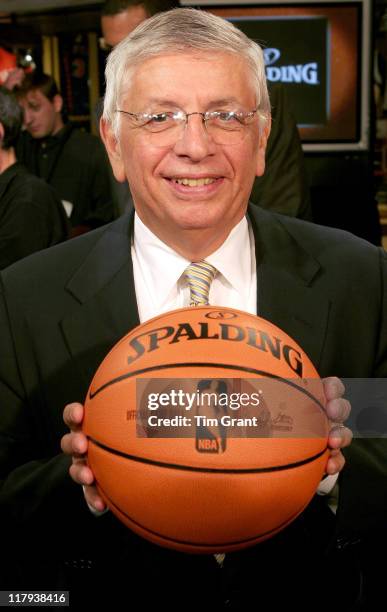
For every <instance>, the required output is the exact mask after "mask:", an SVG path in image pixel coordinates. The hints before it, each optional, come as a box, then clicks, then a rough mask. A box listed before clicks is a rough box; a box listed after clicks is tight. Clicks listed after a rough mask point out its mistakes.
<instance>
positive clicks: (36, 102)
mask: <svg viewBox="0 0 387 612" xmlns="http://www.w3.org/2000/svg"><path fill="white" fill-rule="evenodd" d="M20 104H21V106H22V107H23V109H24V125H25V127H26V129H27V131H28V132H29V133H30V134H31V136H32V137H33V138H45V137H46V136H52V135H54V134H56V132H58V131H59V130H60V129H61V127H62V125H63V123H62V118H61V114H60V111H61V109H62V104H63V100H62V98H61V96H59V95H57V96H54V98H53V100H49V99H48V98H46V96H45V95H44V94H43V93H42V92H41V91H40V90H39V89H35V90H32V91H29V92H28V93H27V95H26V96H25V97H24V98H21V99H20Z"/></svg>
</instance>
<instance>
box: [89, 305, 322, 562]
mask: <svg viewBox="0 0 387 612" xmlns="http://www.w3.org/2000/svg"><path fill="white" fill-rule="evenodd" d="M152 379H155V380H156V379H157V380H158V381H159V380H160V379H165V383H166V385H168V384H170V383H169V381H171V380H173V381H174V382H175V381H177V380H179V381H181V383H182V385H183V387H184V384H186V385H187V384H188V386H189V385H192V384H195V385H196V388H194V390H193V391H190V392H189V393H191V395H189V393H188V392H186V391H182V393H181V394H177V392H176V391H175V394H171V395H170V396H169V398H170V401H169V404H168V398H165V397H163V398H162V400H163V402H164V403H165V404H166V405H167V409H168V410H171V408H174V409H176V410H177V412H176V413H175V414H174V415H172V416H171V417H168V418H170V419H172V418H174V417H180V420H179V421H173V422H176V423H178V424H179V429H178V431H179V436H177V435H176V430H174V428H173V427H170V425H168V424H167V425H165V422H164V423H163V421H161V424H162V425H163V424H164V425H165V427H164V429H163V430H162V431H163V435H160V436H155V435H152V436H149V435H139V434H138V430H137V425H138V419H134V418H130V419H128V418H127V414H130V413H133V411H134V410H137V402H138V398H137V393H136V390H137V388H138V386H139V385H140V386H141V384H143V385H145V386H146V385H148V384H149V381H150V380H152ZM229 380H232V381H238V380H239V382H240V387H239V391H238V392H236V391H235V390H234V389H235V387H234V386H233V387H232V389H233V393H234V395H233V396H232V398H231V395H230V394H229V393H228V395H227V393H226V395H227V400H225V401H224V404H223V405H222V404H221V403H220V401H219V405H218V406H215V407H214V405H213V404H211V421H210V423H209V427H207V429H209V431H208V432H205V428H206V425H207V424H208V423H207V421H205V420H200V419H199V420H198V419H197V418H195V417H200V416H201V417H203V418H209V417H208V413H206V414H204V415H203V414H198V413H197V412H196V406H195V401H198V398H201V397H202V395H201V394H202V393H205V392H207V391H208V389H204V388H203V389H201V390H200V392H198V389H197V385H198V381H205V384H206V385H208V386H209V388H210V390H212V387H211V385H213V386H216V385H218V386H217V387H216V389H215V392H214V393H215V395H211V397H212V398H214V397H221V396H222V393H223V391H222V388H221V383H222V381H223V382H224V381H229ZM192 381H193V382H192ZM211 381H212V382H211ZM232 384H233V385H235V383H232ZM219 385H220V386H219ZM259 391H261V392H262V396H263V397H264V404H263V403H262V401H259V396H258V393H259ZM184 393H187V395H184ZM255 393H256V394H257V397H254V394H255ZM194 394H196V395H194ZM238 394H239V395H238ZM156 395H157V392H154V395H153V396H152V398H155V396H156ZM246 396H249V402H250V403H249V408H248V411H249V414H248V417H246V412H243V410H245V411H246V409H247V408H246V407H245V406H243V402H246V401H247V400H246ZM262 396H261V397H262ZM195 398H196V399H195ZM230 398H231V399H232V401H233V402H234V405H233V407H232V408H231V401H230ZM158 399H160V395H159V396H158V398H156V399H155V401H154V403H153V404H152V408H149V415H148V417H147V418H152V419H153V420H152V421H151V423H153V422H156V423H159V421H157V420H156V421H155V420H154V419H157V418H161V417H160V416H157V415H160V414H162V413H161V412H160V406H159V404H158V403H157V401H158ZM177 399H179V400H182V402H183V403H182V405H179V406H175V407H174V406H173V403H174V402H175V400H177ZM156 400H157V401H156ZM164 400H165V401H164ZM324 402H325V399H324V393H323V387H322V383H321V380H320V378H319V376H318V373H317V372H316V370H315V368H314V366H313V364H312V363H311V361H310V359H309V358H308V357H307V355H306V354H305V353H304V351H303V350H302V348H301V347H300V346H298V345H297V343H296V342H295V341H294V340H292V338H290V337H289V336H288V335H287V334H286V333H284V332H283V331H282V330H280V329H279V328H278V327H276V326H275V325H273V324H272V323H270V322H268V321H266V320H264V319H261V318H259V317H256V316H254V315H251V314H247V313H244V312H241V311H236V310H230V309H227V308H217V309H216V310H215V309H211V308H209V307H206V306H203V307H198V308H186V309H180V310H175V311H173V312H169V313H166V314H163V315H160V316H158V317H156V318H154V319H151V320H150V321H147V322H146V323H144V324H142V325H140V326H138V327H137V328H135V329H133V330H132V331H131V332H130V333H129V334H128V335H127V336H125V337H124V338H122V339H121V340H120V341H119V342H118V343H117V344H116V345H115V346H114V347H113V349H112V350H111V351H110V352H109V354H108V355H107V356H106V358H105V359H104V360H103V362H102V363H101V365H100V367H99V368H98V370H97V372H96V374H95V376H94V378H93V381H92V382H91V385H90V388H89V391H88V394H87V398H86V402H85V419H84V431H85V433H86V435H87V436H88V438H89V451H88V462H89V464H90V467H91V468H92V470H93V472H94V474H95V478H96V481H97V486H98V489H99V491H100V494H101V496H102V497H103V498H104V500H105V501H106V504H107V505H108V507H109V508H110V510H111V511H112V512H113V513H114V514H115V516H116V517H117V518H118V519H119V520H120V521H122V522H123V523H124V524H125V525H126V526H127V527H128V528H130V529H132V530H133V531H134V532H136V533H137V534H139V535H140V536H142V537H144V538H147V539H148V540H150V541H152V542H154V543H156V544H159V545H161V546H166V547H170V548H174V549H177V550H180V551H185V552H197V553H215V552H228V551H233V550H238V549H241V548H245V547H248V546H251V545H253V544H257V543H259V542H262V541H264V540H266V539H268V538H270V537H271V536H273V535H275V534H276V533H278V532H279V531H281V530H282V529H284V528H285V527H286V526H287V525H288V524H290V523H291V522H292V521H293V520H294V519H295V518H296V517H297V516H298V515H299V514H300V513H301V512H302V511H303V509H304V508H305V507H306V506H307V505H308V503H309V502H310V500H311V498H312V497H313V495H314V493H315V492H316V489H317V486H318V484H319V482H320V480H321V478H322V476H323V474H324V470H325V466H326V462H327V459H328V448H327V438H328V431H329V423H328V420H327V418H326V415H325V411H324ZM254 403H255V405H254ZM190 406H191V407H190ZM254 410H256V412H254ZM254 418H255V420H253V419H254ZM182 419H183V420H182ZM184 419H185V420H184ZM248 419H249V420H248ZM201 423H204V425H203V427H202V430H200V424H201ZM250 423H251V424H252V429H251V430H250V429H249V425H250ZM168 428H169V429H168ZM243 428H244V429H243ZM149 429H150V427H149ZM165 429H166V430H167V431H170V432H171V433H170V435H166V433H165ZM240 431H244V432H245V433H244V435H242V434H238V432H240ZM250 431H251V432H254V433H252V434H251V435H250V433H249V432H250ZM180 432H183V433H180ZM246 432H247V434H246ZM257 432H258V433H257ZM219 508H221V512H219Z"/></svg>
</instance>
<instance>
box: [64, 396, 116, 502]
mask: <svg viewBox="0 0 387 612" xmlns="http://www.w3.org/2000/svg"><path fill="white" fill-rule="evenodd" d="M83 413H84V409H83V406H82V404H76V403H74V404H67V406H66V407H65V409H64V411H63V420H64V422H65V423H66V425H67V426H68V427H69V429H70V433H68V434H66V435H64V436H63V438H62V440H61V448H62V451H63V452H64V453H65V454H66V455H71V457H72V464H71V466H70V470H69V472H70V476H71V478H72V479H73V480H74V482H76V483H78V484H80V485H83V490H84V494H85V499H86V502H87V503H88V505H89V506H91V508H93V509H94V510H96V511H97V512H102V511H103V510H105V509H106V504H105V502H104V501H103V499H102V497H101V496H100V495H99V494H98V491H97V487H96V486H95V484H94V482H95V480H94V474H93V472H92V471H91V469H90V468H89V466H88V465H87V460H86V454H87V437H86V436H85V434H84V433H83V432H82V421H83Z"/></svg>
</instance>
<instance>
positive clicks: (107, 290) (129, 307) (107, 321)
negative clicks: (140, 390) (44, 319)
mask: <svg viewBox="0 0 387 612" xmlns="http://www.w3.org/2000/svg"><path fill="white" fill-rule="evenodd" d="M132 230H133V215H131V216H129V215H125V216H124V217H121V218H120V219H119V220H118V221H116V222H115V223H113V224H112V225H111V226H110V228H109V229H108V230H107V231H106V232H104V233H103V234H102V236H101V238H100V240H99V241H98V242H97V243H96V245H95V247H94V249H93V250H92V251H90V253H89V254H88V256H87V258H86V259H85V260H84V262H83V264H82V265H81V267H80V268H79V269H78V270H77V271H76V273H75V274H74V276H73V277H72V278H71V280H70V281H69V283H68V284H67V286H66V290H67V292H69V293H70V294H71V295H72V296H73V298H75V300H76V301H77V302H78V304H77V305H76V307H75V308H74V309H73V310H72V311H71V312H70V313H68V314H67V315H66V316H65V317H64V319H63V320H62V321H61V328H62V332H63V334H64V336H65V339H66V342H67V346H68V348H69V350H70V353H71V354H72V356H73V357H74V359H75V360H76V361H77V363H78V367H79V370H80V372H81V374H82V377H83V378H84V380H85V382H87V384H88V383H89V382H90V380H91V378H92V376H93V375H94V372H95V371H96V369H97V367H98V366H99V364H100V362H101V361H102V359H103V358H104V357H105V355H106V353H107V352H108V351H109V350H110V349H111V348H112V347H113V346H114V344H115V343H116V342H118V340H119V339H120V338H122V336H124V335H125V334H126V333H128V332H129V331H130V330H131V329H132V328H133V327H135V326H136V325H138V324H139V317H138V310H137V303H136V295H135V288H134V279H133V266H132V258H131V253H130V243H131V241H130V236H131V234H132Z"/></svg>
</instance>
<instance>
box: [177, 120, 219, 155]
mask: <svg viewBox="0 0 387 612" xmlns="http://www.w3.org/2000/svg"><path fill="white" fill-rule="evenodd" d="M174 151H175V153H176V155H182V156H186V157H189V158H190V159H192V160H193V161H200V160H202V159H204V158H205V157H207V155H213V154H214V153H215V152H216V144H215V143H214V141H213V139H212V137H211V135H210V134H208V132H207V129H206V126H205V123H204V121H203V117H202V115H200V114H199V113H197V114H192V115H189V116H188V117H187V121H186V123H185V125H184V126H183V129H182V132H181V136H180V138H179V139H178V140H177V141H176V144H175V147H174Z"/></svg>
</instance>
